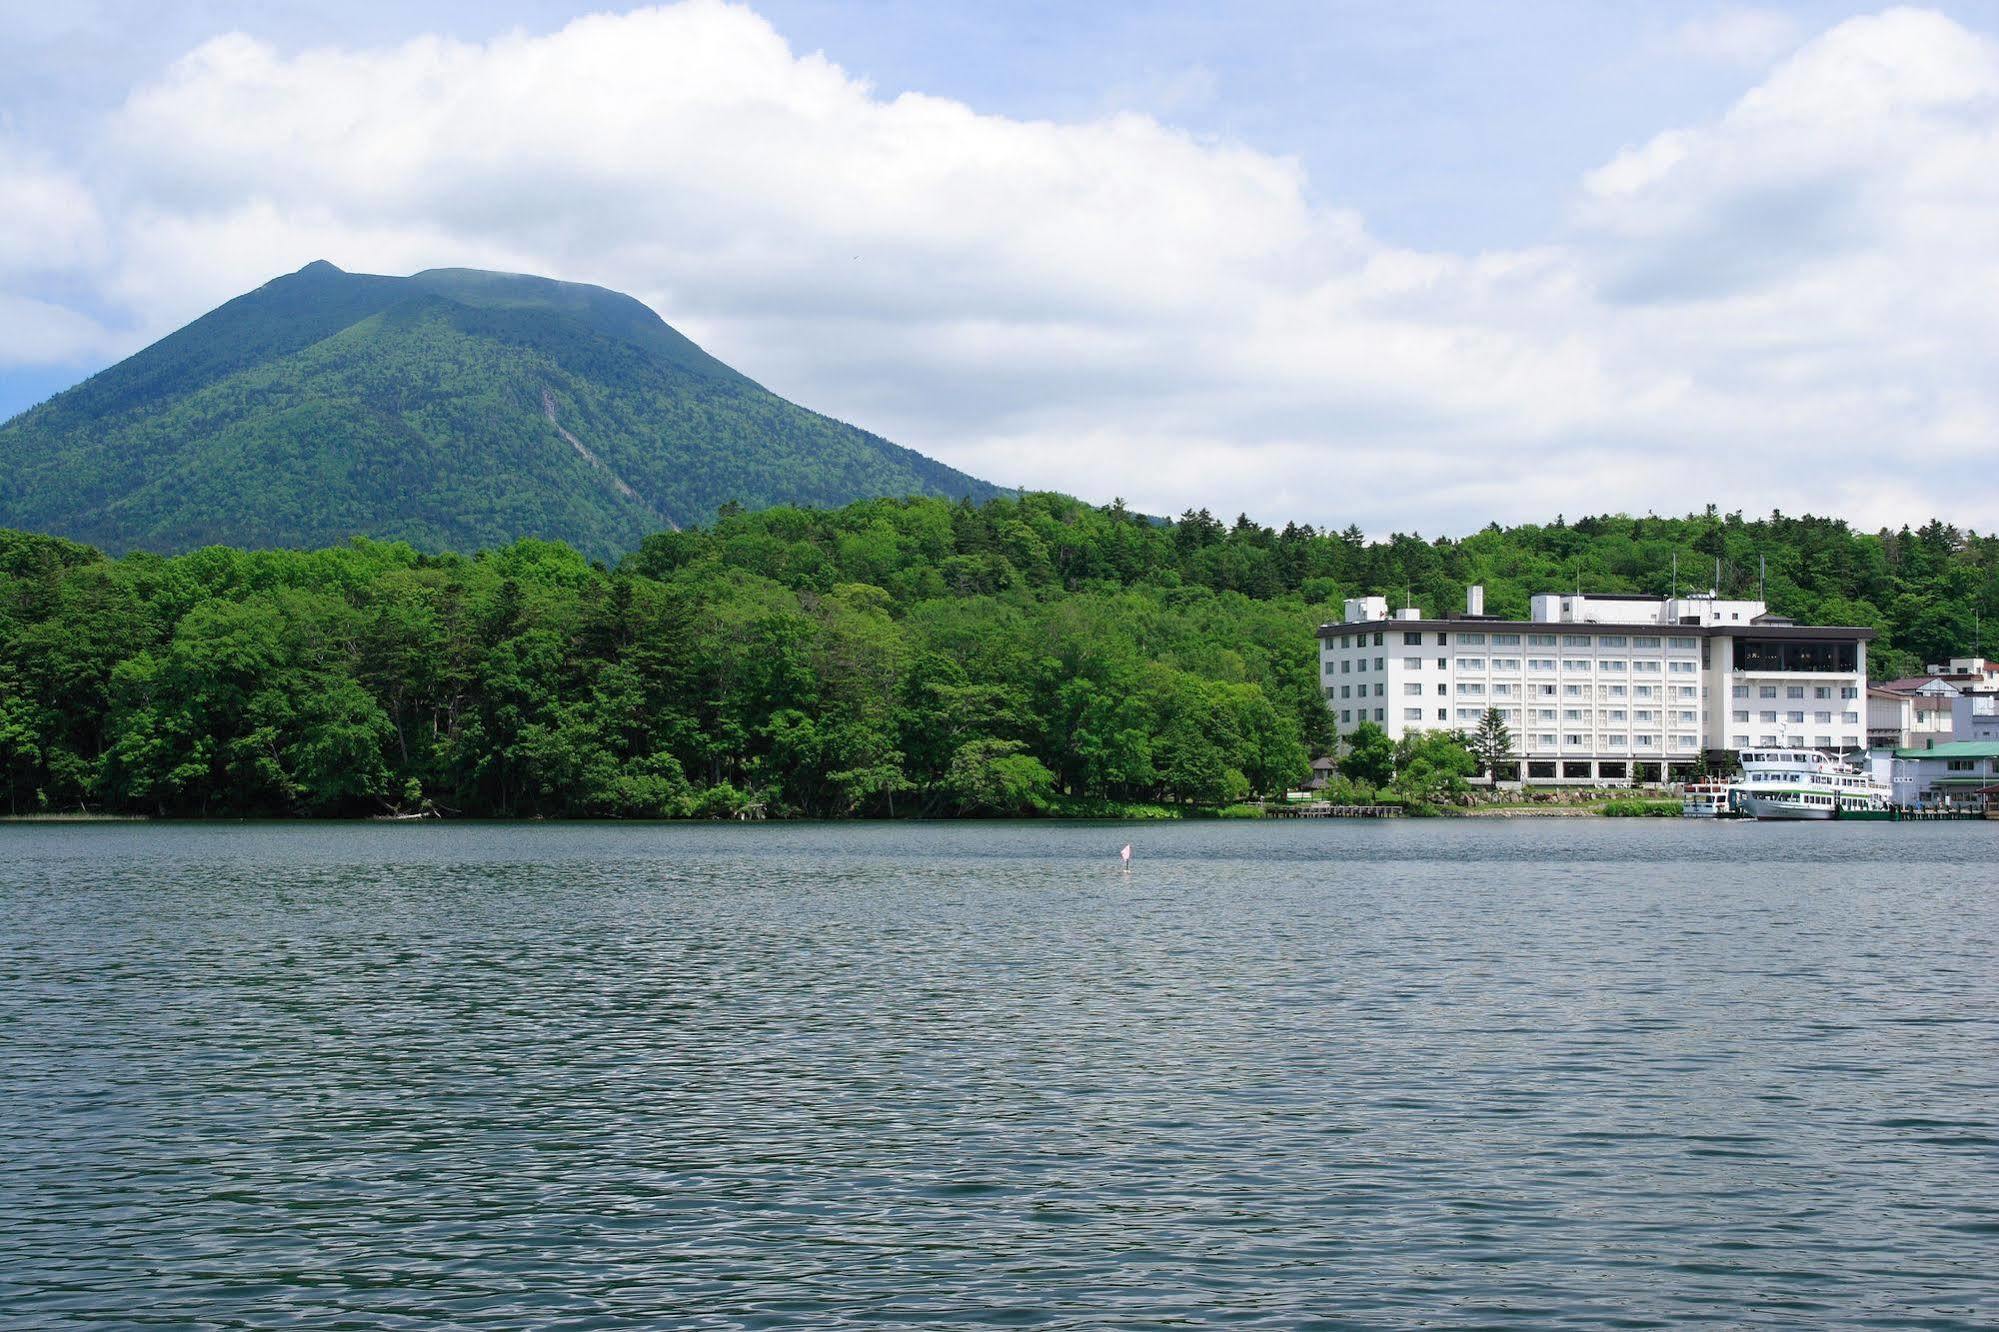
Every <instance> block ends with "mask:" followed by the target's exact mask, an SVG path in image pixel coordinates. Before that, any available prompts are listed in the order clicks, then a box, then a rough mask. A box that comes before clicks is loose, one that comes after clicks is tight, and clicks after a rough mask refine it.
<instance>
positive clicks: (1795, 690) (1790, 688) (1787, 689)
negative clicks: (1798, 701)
mask: <svg viewBox="0 0 1999 1332" xmlns="http://www.w3.org/2000/svg"><path fill="white" fill-rule="evenodd" d="M1804 696H1805V687H1804V686H1803V685H1785V686H1784V697H1785V698H1803V697H1804Z"/></svg>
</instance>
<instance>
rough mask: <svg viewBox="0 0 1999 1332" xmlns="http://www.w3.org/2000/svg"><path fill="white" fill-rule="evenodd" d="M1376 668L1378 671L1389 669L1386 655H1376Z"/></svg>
mask: <svg viewBox="0 0 1999 1332" xmlns="http://www.w3.org/2000/svg"><path fill="white" fill-rule="evenodd" d="M1374 669H1376V670H1377V671H1385V670H1387V669H1388V658H1386V657H1376V658H1375V659H1374Z"/></svg>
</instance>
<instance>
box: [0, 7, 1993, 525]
mask: <svg viewBox="0 0 1999 1332" xmlns="http://www.w3.org/2000/svg"><path fill="white" fill-rule="evenodd" d="M1753 17H1754V16H1753V14H1751V13H1750V12H1749V11H1735V12H1734V17H1732V18H1730V17H1729V16H1728V15H1723V16H1721V17H1719V18H1717V19H1715V20H1713V22H1714V23H1715V24H1720V25H1721V28H1727V27H1728V24H1723V23H1722V19H1723V18H1727V19H1728V23H1729V24H1734V25H1735V26H1734V27H1733V28H1729V29H1728V32H1727V33H1723V32H1721V28H1717V29H1716V33H1710V34H1709V36H1708V38H1707V40H1710V41H1711V43H1712V44H1713V49H1714V50H1715V51H1717V52H1719V51H1723V50H1732V51H1737V52H1741V53H1742V54H1741V55H1740V57H1739V58H1741V59H1745V60H1746V59H1750V58H1752V57H1751V55H1750V54H1749V52H1750V51H1751V50H1752V49H1762V50H1764V52H1765V56H1766V57H1767V55H1768V54H1770V53H1771V52H1773V51H1774V50H1776V49H1779V47H1780V46H1781V47H1782V48H1783V49H1788V47H1789V46H1790V45H1793V44H1795V42H1796V34H1792V35H1790V36H1789V37H1787V38H1786V39H1785V41H1784V42H1783V43H1781V44H1779V43H1777V41H1776V39H1775V38H1774V37H1772V36H1769V32H1770V29H1769V28H1768V25H1765V37H1764V38H1763V42H1764V45H1763V47H1761V48H1757V43H1756V41H1755V40H1752V38H1753V37H1754V33H1753V32H1751V28H1753V27H1754V24H1752V23H1749V19H1751V18H1753ZM1745 25H1746V26H1745ZM1717 33H1718V34H1720V35H1716V34H1717ZM1731 33H1732V36H1731V35H1729V34H1731ZM1730 58H1736V57H1730ZM1996 61H1999V57H1996V56H1995V50H1994V47H1993V45H1992V43H1991V42H1989V41H1988V40H1986V39H1985V38H1983V37H1980V36H1978V35H1975V34H1973V33H1971V32H1968V31H1966V30H1965V29H1963V28H1961V27H1959V26H1957V25H1955V24H1953V23H1951V22H1950V21H1949V20H1946V19H1943V18H1941V17H1939V16H1936V15H1933V14H1928V13H1924V12H1920V11H1909V10H1895V11H1890V12H1888V13H1886V14H1883V15H1880V16H1877V17H1874V18H1868V19H1859V20H1854V21H1853V22H1850V23H1846V24H1842V25H1841V26H1839V27H1838V28H1835V29H1833V30H1832V31H1831V32H1829V33H1826V34H1824V35H1822V36H1820V37H1819V38H1817V39H1815V40H1813V41H1810V42H1809V43H1806V44H1804V45H1803V46H1802V47H1801V48H1800V49H1798V50H1797V51H1796V53H1795V54H1794V55H1792V56H1791V57H1790V58H1789V59H1787V60H1785V61H1784V62H1783V63H1782V64H1781V65H1779V66H1777V67H1776V68H1775V69H1773V70H1772V71H1771V72H1770V73H1769V75H1768V76H1767V77H1766V78H1765V79H1764V80H1763V82H1762V83H1761V84H1760V85H1759V86H1758V87H1756V88H1755V89H1753V90H1752V91H1751V92H1750V93H1748V94H1747V95H1745V96H1744V97H1743V98H1742V99H1740V101H1739V102H1738V103H1737V104H1736V105H1735V106H1733V107H1731V108H1730V109H1729V110H1728V111H1727V112H1726V113H1725V114H1723V115H1722V116H1720V117H1718V118H1717V119H1715V120H1714V121H1712V122H1710V123H1706V124H1701V125H1693V126H1685V127H1679V128H1675V129H1672V130H1669V131H1667V132H1665V133H1662V134H1660V135H1659V136H1657V137H1655V138H1654V139H1653V140H1651V141H1650V142H1648V143H1646V144H1642V145H1638V146H1635V147H1634V148H1632V149H1631V150H1629V151H1628V152H1625V153H1623V154H1620V155H1619V156H1617V157H1616V158H1615V159H1613V160H1612V161H1610V162H1608V163H1606V164H1605V165H1604V166H1602V167H1601V168H1600V169H1599V170H1597V171H1595V172H1593V173H1591V174H1590V175H1589V176H1587V177H1586V178H1585V179H1584V180H1583V181H1581V182H1579V186H1578V190H1577V195H1576V200H1575V209H1574V220H1573V224H1572V225H1571V226H1570V227H1569V228H1568V229H1567V230H1566V231H1565V232H1564V233H1563V234H1561V235H1557V236H1553V237H1550V238H1549V241H1548V243H1546V244H1545V245H1543V246H1540V247H1538V248H1535V249H1532V250H1524V251H1504V252H1495V253H1489V254H1479V255H1463V254H1450V253H1431V252H1415V251H1409V250H1405V249H1398V248H1396V247H1393V246H1391V245H1388V244H1385V243H1384V242H1382V241H1381V240H1380V239H1379V238H1377V237H1375V236H1373V235H1371V234H1370V233H1369V231H1368V229H1367V227H1366V225H1365V223H1364V221H1363V220H1362V219H1360V218H1359V217H1357V216H1355V215H1353V214H1351V213H1349V212H1345V211H1341V210H1339V209H1334V208H1326V207H1323V206H1318V205H1315V204H1314V203H1313V202H1311V198H1310V196H1309V195H1308V191H1307V188H1306V184H1307V183H1306V181H1305V180H1304V177H1303V173H1302V170H1301V168H1300V167H1299V166H1298V164H1297V163H1296V162H1294V161H1291V160H1289V159H1285V158H1280V157H1274V156H1271V155H1268V154H1265V153H1259V152H1256V151H1252V150H1250V149H1248V148H1246V147H1243V146H1241V145H1238V144H1234V143H1229V142H1218V141H1214V140H1211V139H1205V138H1199V137H1196V136H1192V135H1188V134H1185V133H1182V132H1179V131H1177V130H1175V129H1173V128H1171V127H1170V126H1168V125H1166V124H1162V123H1161V122H1160V121H1158V120H1157V119H1154V118H1152V117H1149V116H1143V115H1137V114H1130V113H1121V114H1114V115H1107V116H1104V117H1102V118H1099V119H1095V120H1090V121H1086V122H1080V123H1062V124H1058V123H1050V122H1039V121H1020V120H1013V119H1008V118H1004V117H999V116H992V115H982V114H980V113H978V112H976V111H975V110H973V109H971V108H969V107H966V106H964V105H962V104H959V103H956V102H952V101H949V100H945V99H942V98H937V97H929V96H921V95H914V94H906V95H903V96H899V97H894V98H886V97H883V96H880V95H878V94H877V93H876V92H875V91H874V90H873V89H872V88H870V87H869V86H868V85H867V84H865V83H864V82H861V81H859V80H856V79H854V78H852V77H850V76H849V75H847V74H846V73H845V72H844V71H842V70H841V69H839V68H838V67H837V66H835V65H834V64H832V63H831V62H829V61H828V60H827V59H825V58H824V57H821V56H817V55H803V56H802V55H799V54H798V53H795V52H793V51H792V50H791V49H789V47H788V46H787V45H786V44H785V42H784V41H783V39H782V37H781V36H780V35H779V34H778V33H777V32H776V31H775V30H773V29H772V28H771V27H770V26H769V25H768V24H767V23H765V22H764V21H763V20H762V19H760V18H758V17H757V16H756V15H755V14H753V13H751V12H750V11H748V10H746V9H743V8H739V7H734V6H729V5H724V4H721V3H718V2H717V0H689V2H688V3H685V4H680V5H675V6H671V7H667V8H662V9H655V10H644V11H639V12H636V13H632V14H628V15H623V16H599V17H594V18H589V19H584V20H580V21H578V22H576V23H572V24H570V25H569V26H567V27H565V28H563V29H562V30H560V31H559V32H555V33H551V34H546V35H528V34H514V35H510V36H506V37H502V38H499V39H496V40H494V41H492V42H489V43H483V44H468V43H460V42H454V41H447V40H442V39H424V40H420V41H416V42H412V43H409V44H406V45H403V46H400V47H395V48H390V49H383V50H337V49H328V50H316V51H309V52H305V53H302V54H298V55H293V56H284V55H280V54H279V53H278V52H277V51H275V50H274V49H273V48H271V47H269V46H266V45H263V44H261V43H259V42H257V41H255V40H253V39H251V38H248V37H243V36H228V37H223V38H218V39H216V40H214V41H211V42H209V43H208V44H206V45H204V46H202V47H200V48H199V49H197V50H195V51H193V52H191V53H190V54H189V55H188V56H187V57H186V58H185V59H184V60H182V61H181V62H179V63H178V64H177V65H175V66H174V67H173V68H172V69H170V70H167V71H164V72H163V73H162V74H161V75H160V77H158V78H157V79H156V80H154V81H153V82H151V83H149V84H147V85H146V86H144V87H142V88H140V89H138V90H136V91H135V92H134V93H133V94H132V96H131V97H130V98H129V100H128V101H127V103H126V104H125V106H124V107H123V108H122V109H121V110H120V112H119V113H118V114H117V115H116V116H115V118H114V119H113V120H112V122H111V123H110V124H109V125H107V126H106V127H104V130H103V132H102V134H101V135H100V136H99V137H98V140H97V145H96V149H95V151H94V152H93V153H92V154H91V155H90V159H89V161H88V162H87V163H86V164H85V165H83V166H81V167H79V168H78V171H79V173H80V174H77V175H73V176H63V175H60V174H50V173H49V172H48V171H47V170H46V168H43V167H36V168H33V170H34V171H35V172H37V173H39V174H36V175H34V176H33V177H32V179H34V180H36V181H38V182H43V183H41V184H37V185H36V186H35V192H33V193H32V194H31V195H29V196H24V197H30V199H31V204H30V206H29V207H28V208H25V209H17V210H16V214H17V215H16V216H15V217H13V218H11V219H9V220H8V221H6V222H4V223H0V291H6V290H14V291H16V292H17V296H16V298H15V299H16V301H17V303H18V301H19V299H20V297H21V296H23V295H26V294H29V293H28V289H27V288H25V287H21V286H19V285H18V284H14V285H10V282H9V279H8V278H7V275H8V274H10V273H19V272H24V271H27V270H29V269H33V270H34V271H36V272H37V273H40V274H42V275H43V276H44V278H46V275H47V274H48V273H50V272H56V273H58V274H59V275H61V274H67V278H66V280H69V281H72V282H74V283H78V284H82V285H84V286H87V287H88V289H89V290H90V291H91V292H92V293H94V295H95V297H96V299H98V300H102V301H107V302H110V303H111V304H112V305H113V306H115V308H117V309H118V310H120V311H121V312H123V314H124V315H125V317H126V318H127V319H128V320H129V322H130V324H131V325H132V327H133V328H135V329H137V330H139V331H141V332H142V333H144V334H147V335H151V334H156V333H158V332H162V331H164V330H165V329H167V328H170V327H172V326H173V325H175V324H177V323H179V322H181V321H184V320H185V319H187V318H189V317H191V316H193V315H195V314H198V313H199V312H201V311H202V310H204V309H206V308H208V307H209V306H212V305H214V304H215V303H217V302H219V301H220V300H222V299H225V298H226V297H228V296H230V295H233V294H235V293H236V292H239V291H242V290H244V289H247V288H249V287H251V286H254V285H256V284H257V283H259V282H261V281H264V280H266V279H268V278H269V277H271V276H272V275H274V274H275V273H277V272H280V271H285V270H289V269H292V268H296V267H298V266H299V265H301V264H303V263H304V262H306V261H307V260H309V259H313V258H320V257H325V258H330V259H332V260H334V261H335V262H336V263H339V264H340V265H342V266H343V267H347V268H350V269H366V270H372V271H386V272H408V271H412V270H414V269H417V268H421V267H425V266H430V265H437V264H470V265H478V266H487V267H505V268H512V269H520V270H527V271H536V272H543V273H548V274H550V275H553V276H557V277H565V278H572V279H577V280H585V281H594V282H600V283H603V284H605V285H607V286H612V287H616V288H618V289H621V290H625V291H630V292H632V293H633V294H634V295H637V296H639V297H640V298H642V299H645V300H647V301H648V302H649V303H651V304H653V305H654V306H655V308H657V309H659V310H660V311H661V313H662V314H663V315H664V316H665V317H666V318H667V319H669V320H670V321H671V322H673V323H675V324H676V325H677V326H679V327H681V328H682V329H683V330H685V331H686V332H688V333H689V334H690V335H691V336H694V337H695V338H697V340H700V341H702V342H704V344H705V345H707V346H708V347H709V348H710V350H712V351H714V352H715V353H716V354H717V355H719V356H721V357H722V358H723V359H725V360H727V361H730V362H731V363H732V364H735V365H737V366H739V367H741V368H743V369H744V370H746V371H748V372H749V373H751V374H753V375H755V376H757V377H758V378H761V379H763V380H764V381H765V382H766V383H769V384H770V385H771V386H772V387H773V388H775V389H777V390H779V391H780V392H783V393H786V394H787V395H788V396H791V397H793V398H795V399H797V400H799V401H801V402H804V403H806V404H808V405H811V406H814V407H817V408H819V409H821V410H824V411H829V412H831V413H833V414H836V415H840V416H843V417H846V418H847V419H850V420H854V421H857V422H859V423H861V424H864V425H866V426H868V427H869V428H870V429H874V430H877V431H879V432H881V433H883V434H886V435H888V436H889V437H891V438H894V439H896V440H898V441H899V442H901V443H905V444H908V445H910V446H912V447H915V448H919V449H922V450H924V451H926V452H929V453H931V454H933V455H935V456H937V457H940V458H943V459H945V460H947V461H949V462H952V463H954V464H957V465H959V466H963V467H966V468H967V469H968V470H972V471H974V472H977V473H979V474H981V475H985V476H988V477H990V478H992V479H994V480H997V481H1001V482H1005V483H1016V482H1018V483H1025V484H1030V485H1045V486H1054V487H1061V488H1065V489H1070V490H1073V491H1076V492H1077V493H1080V494H1084V495H1086V496H1089V497H1092V498H1097V499H1105V500H1107V499H1108V498H1110V496H1111V495H1113V494H1122V495H1124V496H1125V497H1126V498H1127V499H1129V500H1130V501H1131V502H1132V503H1133V504H1135V505H1137V506H1140V507H1144V508H1149V509H1152V510H1155V511H1166V512H1178V511H1179V510H1180V509H1182V508H1185V507H1188V506H1196V507H1199V506H1207V507H1209V508H1212V509H1214V510H1217V511H1222V512H1226V513H1229V514H1233V513H1234V512H1235V511H1236V510H1238V509H1246V510H1248V511H1250V512H1251V513H1254V514H1257V515H1259V516H1263V517H1266V518H1269V519H1272V520H1276V521H1280V522H1281V521H1283V520H1285V519H1292V518H1295V519H1299V520H1309V521H1314V522H1320V523H1336V524H1339V525H1345V524H1346V523H1347V522H1350V521H1357V522H1359V523H1361V524H1362V525H1363V526H1364V527H1367V528H1369V529H1371V530H1386V529H1388V528H1391V527H1401V528H1421V529H1423V530H1425V531H1426V532H1432V533H1435V532H1440V531H1450V530H1468V529H1471V528H1475V527H1477V526H1480V525H1482V524H1483V523H1484V522H1486V521H1487V520H1489V519H1493V518H1498V519H1502V520H1511V519H1530V518H1546V517H1549V516H1551V515H1552V514H1554V513H1555V512H1557V511H1560V512H1565V513H1568V514H1570V515H1574V514H1576V513H1579V512H1582V511H1585V510H1603V509H1611V508H1626V509H1632V510H1637V511H1644V510H1647V509H1653V510H1657V511H1661V512H1665V511H1672V510H1679V509H1685V508H1688V507H1694V506H1698V505H1700V504H1703V503H1705V502H1707V501H1709V500H1714V501H1716V502H1719V503H1722V504H1723V505H1725V506H1731V507H1733V506H1738V505H1739V506H1743V507H1746V508H1748V509H1750V510H1752V511H1761V510H1766V509H1768V508H1770V507H1772V506H1773V505H1781V506H1783V507H1785V508H1787V509H1803V508H1814V509H1818V510H1821V511H1839V512H1843V513H1846V514H1848V515H1850V516H1853V517H1855V518H1856V519H1859V520H1861V521H1864V522H1870V523H1871V522H1877V521H1878V522H1891V521H1892V522H1899V521H1901V520H1903V519H1905V518H1907V519H1915V520H1920V519H1921V518H1922V517H1925V516H1927V514H1926V513H1925V512H1916V511H1913V510H1911V508H1910V507H1909V506H1910V505H1911V504H1912V503H1913V502H1915V501H1914V500H1913V499H1912V497H1920V498H1921V499H1922V500H1923V502H1925V503H1927V504H1928V505H1930V506H1933V507H1935V508H1937V509H1938V510H1940V511H1942V512H1944V513H1946V514H1947V515H1948V516H1951V517H1953V518H1955V519H1957V520H1958V521H1961V522H1970V523H1974V524H1976V525H1979V526H1982V527H1991V526H1994V525H1999V485H1994V484H1992V483H1988V482H1985V481H1982V480H1980V479H1978V478H1980V477H1982V476H1984V475H1986V474H1988V473H1989V472H1990V471H1991V468H1990V463H1991V462H1992V460H1993V458H1992V455H1993V451H1994V449H1995V446H1999V441H1995V438H1994V436H1993V434H1992V430H1993V428H1994V425H1995V423H1999V385H1994V384H1991V383H1989V382H1988V381H1989V378H1990V377H1989V375H1988V374H1987V373H1986V363H1987V357H1986V353H1985V348H1986V347H1987V346H1989V345H1990V344H1991V343H1992V341H1993V340H1994V335H1995V333H1999V327H1995V325H1999V313H1995V312H1999V249H1995V244H1994V242H1993V240H1992V237H1991V234H1990V233H1991V228H1990V225H1989V219H1990V218H1991V216H1993V205H1994V204H1995V202H1999V199H1995V198H1994V194H1995V192H1999V170H1995V168H1999V161H1995V152H1999V149H1995V145H1999V73H1995V70H1999V64H1996V63H1995V62H1996ZM18 160H22V159H18V158H17V157H7V156H4V155H0V174H4V173H5V172H6V171H8V170H9V169H15V170H17V171H26V170H27V168H24V167H23V168H10V165H9V164H10V163H14V162H16V161H18ZM64 218H71V219H76V220H77V221H76V223H75V225H73V226H72V225H71V224H70V223H66V222H64V221H63V219H64ZM107 219H108V220H107ZM70 236H76V237H84V238H87V239H86V240H85V241H79V242H77V243H74V244H71V243H70V242H69V241H67V240H65V239H64V238H65V237H70ZM44 304H46V300H44ZM84 322H85V323H86V324H88V323H89V322H90V321H88V320H86V321H84ZM44 323H46V318H44ZM92 327H93V328H94V325H92ZM51 336H53V335H51ZM72 336H73V337H75V336H81V335H80V334H76V333H75V331H74V330H72ZM17 342H18V339H17V340H14V341H9V342H0V361H4V360H7V359H15V360H18V359H22V358H23V354H22V353H21V351H20V350H19V348H18V346H17V345H16V343H17ZM42 359H47V358H46V357H43V358H42ZM1939 451H1944V452H1947V454H1948V456H1950V457H1951V458H1952V459H1953V460H1955V461H1956V462H1958V463H1959V464H1961V465H1960V466H1959V467H1958V468H1956V470H1955V471H1954V472H1945V471H1943V470H1942V469H1937V468H1935V466H1934V460H1935V457H1936V456H1937V454H1938V452H1939ZM1911 459H1920V460H1921V462H1920V463H1918V464H1916V465H1915V466H1914V467H1913V468H1912V466H1911V463H1910V461H1909V460H1911Z"/></svg>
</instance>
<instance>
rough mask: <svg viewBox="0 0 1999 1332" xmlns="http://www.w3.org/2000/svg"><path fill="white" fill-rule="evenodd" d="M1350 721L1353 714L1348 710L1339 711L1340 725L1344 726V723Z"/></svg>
mask: <svg viewBox="0 0 1999 1332" xmlns="http://www.w3.org/2000/svg"><path fill="white" fill-rule="evenodd" d="M1352 720H1353V712H1352V711H1351V710H1350V709H1347V708H1342V709H1340V723H1341V724H1342V725H1345V724H1346V723H1348V722H1351V721H1352Z"/></svg>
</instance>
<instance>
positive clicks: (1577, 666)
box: [1562, 657, 1589, 671]
mask: <svg viewBox="0 0 1999 1332" xmlns="http://www.w3.org/2000/svg"><path fill="white" fill-rule="evenodd" d="M1562 669H1563V670H1565V671H1586V670H1588V669H1589V663H1588V662H1587V661H1584V660H1582V659H1581V658H1579V657H1564V658H1563V659H1562Z"/></svg>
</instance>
